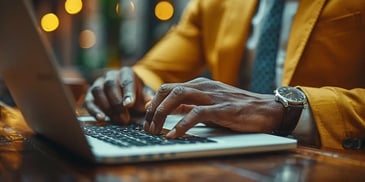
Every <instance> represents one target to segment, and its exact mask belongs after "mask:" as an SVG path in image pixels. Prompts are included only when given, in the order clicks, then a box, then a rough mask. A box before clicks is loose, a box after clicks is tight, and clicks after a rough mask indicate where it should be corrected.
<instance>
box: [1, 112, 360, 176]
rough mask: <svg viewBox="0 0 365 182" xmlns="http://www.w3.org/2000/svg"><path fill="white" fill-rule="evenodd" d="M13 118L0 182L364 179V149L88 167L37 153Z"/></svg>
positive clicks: (5, 134)
mask: <svg viewBox="0 0 365 182" xmlns="http://www.w3.org/2000/svg"><path fill="white" fill-rule="evenodd" d="M2 114H4V113H2ZM18 120H19V119H16V118H11V119H10V120H5V121H4V120H2V121H1V122H0V134H1V135H0V136H2V137H1V138H0V181H279V182H285V181H349V182H350V181H351V182H352V181H365V152H364V151H345V150H330V149H325V150H318V149H313V148H306V147H298V148H297V149H294V150H290V151H284V152H270V153H260V154H248V155H247V154H245V155H235V156H225V157H214V158H200V159H189V160H177V161H164V162H148V163H140V164H123V165H92V164H88V163H85V162H82V161H80V160H79V159H77V158H75V157H72V156H71V155H70V154H68V153H65V152H64V151H62V150H60V149H58V152H54V150H52V151H53V152H44V150H39V149H38V145H35V144H34V143H33V142H32V141H33V140H30V139H31V138H32V136H33V134H32V131H31V130H30V129H29V128H28V127H27V126H26V125H25V124H24V123H23V122H20V121H18ZM19 133H20V134H22V136H23V137H20V136H19ZM24 137H25V138H24ZM51 148H52V147H51Z"/></svg>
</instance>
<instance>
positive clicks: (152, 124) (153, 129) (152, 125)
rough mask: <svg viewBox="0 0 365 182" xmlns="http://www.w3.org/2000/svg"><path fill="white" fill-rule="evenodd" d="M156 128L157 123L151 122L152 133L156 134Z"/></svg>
mask: <svg viewBox="0 0 365 182" xmlns="http://www.w3.org/2000/svg"><path fill="white" fill-rule="evenodd" d="M155 128H156V126H155V123H154V122H153V121H152V122H151V125H150V133H154V132H155Z"/></svg>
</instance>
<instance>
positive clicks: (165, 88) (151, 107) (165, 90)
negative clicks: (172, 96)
mask: <svg viewBox="0 0 365 182" xmlns="http://www.w3.org/2000/svg"><path fill="white" fill-rule="evenodd" d="M174 86H175V84H164V85H162V86H161V87H160V88H159V90H158V91H157V93H156V95H155V96H154V97H153V98H152V100H151V102H150V104H148V106H147V110H146V116H145V122H147V123H148V124H149V123H151V122H152V119H153V115H154V113H155V110H156V107H157V106H158V105H159V104H160V103H161V102H162V100H163V99H165V97H166V96H167V95H168V94H169V93H170V91H171V90H172V89H173V88H174ZM146 131H148V130H146Z"/></svg>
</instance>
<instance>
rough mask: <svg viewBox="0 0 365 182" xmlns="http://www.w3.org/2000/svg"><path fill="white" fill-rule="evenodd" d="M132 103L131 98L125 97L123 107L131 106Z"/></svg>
mask: <svg viewBox="0 0 365 182" xmlns="http://www.w3.org/2000/svg"><path fill="white" fill-rule="evenodd" d="M131 102H132V99H131V97H129V96H127V97H124V100H123V106H126V105H129V104H130V103H131Z"/></svg>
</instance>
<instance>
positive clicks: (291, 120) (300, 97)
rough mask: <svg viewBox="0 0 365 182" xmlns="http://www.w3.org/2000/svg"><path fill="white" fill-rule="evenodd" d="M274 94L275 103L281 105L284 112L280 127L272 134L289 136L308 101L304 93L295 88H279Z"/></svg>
mask: <svg viewBox="0 0 365 182" xmlns="http://www.w3.org/2000/svg"><path fill="white" fill-rule="evenodd" d="M274 93H275V101H276V102H279V103H281V105H282V106H283V109H284V111H283V115H282V119H281V122H280V124H279V126H278V127H277V128H276V129H275V130H273V131H272V133H273V134H275V135H279V136H288V135H290V134H291V133H292V132H293V130H294V129H295V127H296V125H297V123H298V121H299V118H300V116H301V113H302V110H303V108H305V106H306V104H307V99H306V96H305V94H304V92H302V91H301V90H300V89H298V88H295V87H287V86H285V87H279V88H278V89H276V90H275V91H274Z"/></svg>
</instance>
